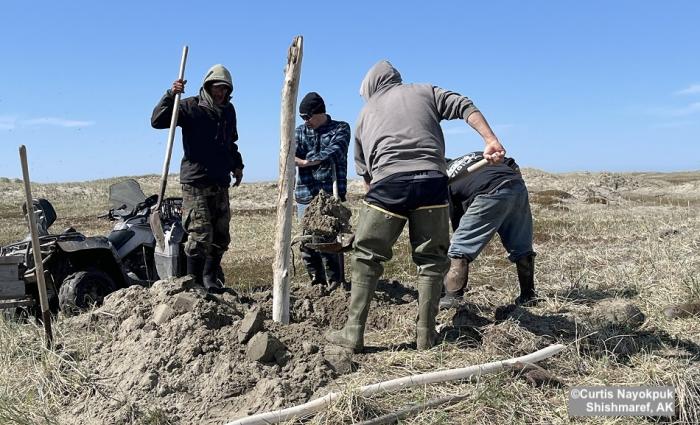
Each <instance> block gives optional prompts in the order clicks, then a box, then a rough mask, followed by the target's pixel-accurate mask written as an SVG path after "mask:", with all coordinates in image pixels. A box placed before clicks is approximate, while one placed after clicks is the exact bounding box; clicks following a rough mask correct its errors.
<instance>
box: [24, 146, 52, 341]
mask: <svg viewBox="0 0 700 425" xmlns="http://www.w3.org/2000/svg"><path fill="white" fill-rule="evenodd" d="M19 159H20V161H21V162H22V178H23V179H24V195H25V197H26V199H27V218H28V219H29V221H28V224H29V234H30V235H31V237H32V251H33V252H34V264H35V269H34V274H35V275H36V284H37V286H38V289H39V302H40V304H41V321H42V322H44V330H45V331H46V346H47V347H48V348H51V347H52V346H53V332H52V331H51V311H49V300H48V296H47V294H46V281H45V280H44V263H43V262H42V258H41V244H40V243H39V232H38V231H37V229H36V217H34V203H33V202H32V187H31V184H30V180H29V165H28V164H27V148H25V147H24V145H22V146H20V147H19Z"/></svg>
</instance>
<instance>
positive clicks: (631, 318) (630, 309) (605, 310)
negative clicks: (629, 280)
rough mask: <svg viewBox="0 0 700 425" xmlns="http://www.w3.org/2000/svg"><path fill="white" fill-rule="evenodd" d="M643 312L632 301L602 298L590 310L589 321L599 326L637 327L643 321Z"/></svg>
mask: <svg viewBox="0 0 700 425" xmlns="http://www.w3.org/2000/svg"><path fill="white" fill-rule="evenodd" d="M645 319H646V317H645V316H644V313H642V311H641V310H640V309H639V307H637V306H636V305H634V304H633V303H631V302H629V301H626V300H620V299H609V300H603V301H601V302H599V303H598V304H596V305H595V306H594V307H593V311H591V315H590V321H591V323H592V324H593V325H594V326H596V327H599V328H630V329H638V328H639V327H640V326H642V324H643V323H644V320H645Z"/></svg>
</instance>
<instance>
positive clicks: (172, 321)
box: [61, 278, 337, 424]
mask: <svg viewBox="0 0 700 425" xmlns="http://www.w3.org/2000/svg"><path fill="white" fill-rule="evenodd" d="M191 283H192V282H191V281H190V280H188V278H180V279H174V280H171V281H160V282H157V283H156V284H154V285H153V287H151V288H150V289H146V288H142V287H139V286H132V287H129V288H127V289H124V290H120V291H117V292H115V293H113V294H111V295H110V296H109V297H107V299H106V300H105V304H104V305H103V306H102V307H100V308H99V309H96V310H95V311H94V312H92V313H89V314H84V315H81V316H78V317H75V318H71V319H69V320H68V323H67V326H68V327H69V329H70V328H73V329H74V330H76V331H77V330H87V329H89V330H93V331H94V330H95V329H98V330H103V331H104V332H105V339H104V341H102V342H101V343H100V344H99V345H97V346H96V347H95V348H94V349H93V351H92V352H91V353H90V356H89V358H87V359H83V365H84V366H86V367H87V368H88V370H90V371H91V373H93V374H94V378H95V379H94V380H93V381H97V382H99V383H100V387H99V388H97V392H96V393H95V391H96V388H94V387H93V388H86V389H85V392H84V393H82V394H80V397H78V398H76V399H74V400H70V401H69V403H68V404H69V406H67V407H68V409H67V410H66V413H65V414H64V416H65V417H63V418H61V419H62V420H63V422H65V423H142V422H146V419H147V418H149V417H153V415H154V414H156V413H157V414H158V415H160V416H162V417H164V418H167V420H168V421H169V422H167V423H175V424H180V423H181V424H190V423H197V424H214V423H224V422H225V421H227V420H231V419H233V418H236V417H241V416H246V415H248V414H250V413H253V412H259V411H265V410H270V409H276V408H280V407H282V406H288V405H294V404H297V403H302V402H305V401H307V400H308V399H309V398H310V397H311V396H312V395H313V394H314V393H315V392H316V391H317V390H319V388H321V387H323V386H325V385H326V384H328V383H329V382H330V381H331V380H332V379H333V378H334V377H335V376H336V375H337V374H336V372H335V371H334V370H333V368H332V367H331V365H330V364H329V363H328V362H327V361H326V360H325V359H324V357H323V350H322V349H320V348H319V347H320V346H321V341H322V334H321V330H320V329H319V328H318V327H316V326H314V325H313V324H309V323H308V322H301V323H292V324H290V325H286V326H284V327H282V326H280V325H279V324H276V323H273V322H271V321H269V320H260V319H256V318H254V317H251V315H255V314H257V310H256V309H255V308H252V307H253V305H252V303H251V302H250V301H251V300H245V299H241V298H239V297H237V296H234V295H231V294H224V295H222V296H211V295H207V294H206V293H204V292H202V291H198V290H196V289H193V288H190V287H191V286H192V285H191ZM256 328H257V329H256ZM69 331H70V330H69ZM256 331H257V333H255V332H256ZM246 333H255V335H252V336H251V335H246ZM240 341H247V342H246V343H243V342H240ZM258 360H259V361H258Z"/></svg>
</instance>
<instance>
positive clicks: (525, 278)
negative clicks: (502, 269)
mask: <svg viewBox="0 0 700 425" xmlns="http://www.w3.org/2000/svg"><path fill="white" fill-rule="evenodd" d="M515 267H516V268H517V270H518V282H519V283H520V295H519V296H518V298H516V299H515V304H516V305H522V306H524V307H528V306H531V305H534V304H536V303H537V294H536V293H535V256H534V255H528V256H525V257H521V258H520V259H518V261H516V262H515Z"/></svg>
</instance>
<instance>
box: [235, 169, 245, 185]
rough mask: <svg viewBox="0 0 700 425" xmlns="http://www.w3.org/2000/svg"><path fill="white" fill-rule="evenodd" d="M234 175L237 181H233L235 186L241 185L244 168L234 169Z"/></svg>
mask: <svg viewBox="0 0 700 425" xmlns="http://www.w3.org/2000/svg"><path fill="white" fill-rule="evenodd" d="M233 177H234V178H235V179H236V181H235V182H234V183H233V187H236V186H238V185H240V184H241V180H243V170H241V169H240V168H236V169H235V170H233Z"/></svg>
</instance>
